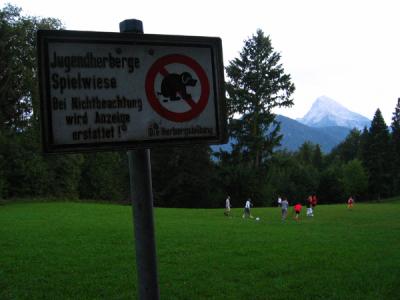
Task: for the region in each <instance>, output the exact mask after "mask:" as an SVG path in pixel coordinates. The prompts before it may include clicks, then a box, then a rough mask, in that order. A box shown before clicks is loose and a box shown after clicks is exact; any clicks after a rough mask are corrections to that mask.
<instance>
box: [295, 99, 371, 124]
mask: <svg viewBox="0 0 400 300" xmlns="http://www.w3.org/2000/svg"><path fill="white" fill-rule="evenodd" d="M297 121H299V122H301V123H303V124H305V125H308V126H311V127H327V126H342V127H347V128H357V129H360V130H362V129H363V128H364V127H365V126H367V127H369V126H370V123H371V121H370V120H369V119H368V118H366V117H364V116H362V115H360V114H357V113H355V112H352V111H350V110H348V109H347V108H345V107H344V106H343V105H341V104H339V103H337V102H336V101H335V100H333V99H331V98H328V97H326V96H322V97H319V98H317V100H315V102H314V104H313V105H312V107H311V109H310V110H309V112H308V113H307V114H306V115H305V116H304V117H303V118H301V119H297Z"/></svg>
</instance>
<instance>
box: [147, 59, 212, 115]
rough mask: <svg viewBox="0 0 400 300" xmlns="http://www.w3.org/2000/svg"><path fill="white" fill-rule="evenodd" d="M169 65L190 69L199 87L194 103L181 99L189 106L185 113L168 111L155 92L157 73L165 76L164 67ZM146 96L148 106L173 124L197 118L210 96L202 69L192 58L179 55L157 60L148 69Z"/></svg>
mask: <svg viewBox="0 0 400 300" xmlns="http://www.w3.org/2000/svg"><path fill="white" fill-rule="evenodd" d="M169 64H182V65H186V66H187V67H189V68H190V69H192V70H193V71H194V72H195V73H196V75H197V77H198V79H199V81H200V85H201V92H200V98H199V100H198V101H197V102H195V101H194V100H193V99H192V98H187V99H183V101H185V102H186V103H187V104H189V106H190V110H188V111H185V112H174V111H170V110H168V109H167V108H166V107H164V106H163V105H161V102H160V100H159V99H158V97H157V95H156V91H155V79H156V76H157V74H158V73H160V74H161V75H162V76H167V75H168V74H169V73H168V71H167V70H166V69H165V66H167V65H169ZM145 85H146V94H147V99H148V100H149V103H150V105H151V106H152V107H153V109H154V110H155V111H156V112H157V113H158V114H159V115H161V116H162V117H164V118H166V119H168V120H170V121H174V122H185V121H189V120H191V119H193V118H195V117H197V116H198V115H199V114H200V113H201V112H202V111H203V110H204V108H205V107H206V106H207V103H208V97H209V95H210V84H209V82H208V78H207V75H206V72H204V70H203V68H202V67H201V66H200V65H199V64H198V63H197V62H196V61H195V60H194V59H192V58H190V57H188V56H185V55H181V54H171V55H166V56H163V57H161V58H159V59H158V60H157V61H156V62H155V63H154V64H153V65H152V66H151V68H150V70H149V72H148V73H147V76H146V83H145Z"/></svg>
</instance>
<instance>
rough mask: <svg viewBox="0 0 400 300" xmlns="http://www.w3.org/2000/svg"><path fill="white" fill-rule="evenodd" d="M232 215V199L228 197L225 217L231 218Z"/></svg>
mask: <svg viewBox="0 0 400 300" xmlns="http://www.w3.org/2000/svg"><path fill="white" fill-rule="evenodd" d="M230 214H231V197H230V196H228V198H226V200H225V211H224V215H225V216H230Z"/></svg>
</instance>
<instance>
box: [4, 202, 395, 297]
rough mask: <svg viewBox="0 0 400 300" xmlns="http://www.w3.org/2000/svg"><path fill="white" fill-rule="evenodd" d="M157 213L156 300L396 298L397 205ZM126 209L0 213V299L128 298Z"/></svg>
mask: <svg viewBox="0 0 400 300" xmlns="http://www.w3.org/2000/svg"><path fill="white" fill-rule="evenodd" d="M252 213H253V215H254V216H258V217H260V220H259V221H256V220H254V219H242V217H241V215H242V209H234V210H233V216H232V217H231V218H228V217H225V216H224V215H223V209H169V208H156V209H155V223H156V240H157V256H158V271H159V284H160V296H161V299H399V295H400V290H399V286H400V199H394V200H392V201H390V202H385V203H370V204H356V206H355V207H354V209H353V210H352V211H349V210H347V208H346V206H345V205H320V206H317V208H316V211H315V217H314V218H307V217H306V216H305V211H303V212H302V213H303V215H302V218H301V221H300V222H296V221H294V220H293V219H291V218H289V219H288V220H287V221H286V222H284V223H282V222H281V220H280V211H279V209H278V208H255V209H253V210H252ZM136 284H137V282H136V269H135V253H134V238H133V225H132V211H131V208H130V207H129V206H122V205H113V204H99V203H75V202H42V203H40V202H38V203H19V204H3V205H0V299H2V300H5V299H136V297H137V294H136Z"/></svg>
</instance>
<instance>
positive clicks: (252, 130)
mask: <svg viewBox="0 0 400 300" xmlns="http://www.w3.org/2000/svg"><path fill="white" fill-rule="evenodd" d="M38 29H63V27H62V23H61V22H60V21H59V20H57V19H53V18H37V17H31V16H22V14H21V9H20V8H17V7H15V6H12V5H6V6H4V7H3V8H2V9H1V10H0V124H1V127H0V199H9V200H10V201H12V200H13V199H19V198H57V199H81V200H105V201H112V202H126V203H128V202H129V200H128V199H129V173H128V163H127V155H126V152H124V151H120V152H98V153H84V154H83V153H77V154H57V155H44V154H43V153H42V151H41V137H40V122H39V120H40V109H39V93H38V78H37V60H36V31H37V30H38ZM280 58H281V57H280V54H279V53H277V52H276V51H274V48H273V47H272V43H271V39H270V37H269V36H266V35H265V34H264V32H263V31H261V30H258V31H257V32H256V34H254V35H252V36H251V37H249V38H248V40H246V41H245V42H244V45H243V49H242V50H241V52H240V54H239V57H238V58H235V59H233V60H232V61H230V62H229V65H228V66H227V67H226V74H227V82H226V92H227V105H228V115H229V119H228V128H229V136H230V140H231V141H233V143H232V150H231V151H218V152H215V151H214V152H213V151H212V150H211V148H210V147H209V146H208V145H190V146H182V147H162V148H154V149H151V164H152V174H153V191H154V201H155V205H156V206H165V207H221V206H223V204H224V200H225V198H226V196H227V195H228V194H229V195H230V196H231V198H232V204H233V206H236V207H239V206H240V207H241V206H242V205H243V204H244V201H245V199H246V198H248V197H251V198H252V200H253V202H254V204H255V205H262V206H266V205H272V204H274V203H275V202H276V199H277V197H278V196H286V197H288V199H289V201H290V200H292V201H294V200H305V199H306V197H307V195H308V194H309V193H312V192H315V193H317V195H318V197H319V199H320V202H322V203H337V202H343V201H345V200H346V199H347V198H348V197H349V196H350V195H352V196H354V197H355V198H356V200H359V201H364V200H376V199H382V198H386V197H391V196H394V195H399V193H400V190H399V186H400V175H399V174H400V155H399V154H400V100H399V101H398V103H397V106H396V107H395V111H394V113H393V119H392V124H391V125H390V128H389V127H388V126H387V125H386V124H385V121H384V119H383V117H382V114H381V112H380V110H379V109H378V110H377V111H376V113H375V116H374V119H373V121H372V123H371V126H370V128H365V129H364V130H363V131H359V130H356V129H354V130H352V131H351V132H350V134H349V135H348V136H347V138H346V139H345V140H344V141H343V142H342V143H341V144H339V145H338V146H337V147H336V148H334V149H333V150H332V151H331V153H329V154H324V153H322V151H321V149H320V147H319V145H314V144H312V143H310V142H306V143H304V144H303V145H302V146H301V147H300V148H299V149H298V151H295V152H288V151H285V150H279V151H277V150H276V149H277V147H278V146H279V145H280V140H281V139H282V135H281V134H280V125H279V122H277V121H276V120H275V115H274V114H273V112H272V110H273V109H274V108H276V107H290V106H291V105H293V99H292V98H291V97H292V94H293V92H294V91H295V86H294V84H293V83H292V80H291V77H290V75H289V74H287V73H285V70H284V68H283V66H282V64H281V63H280Z"/></svg>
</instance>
